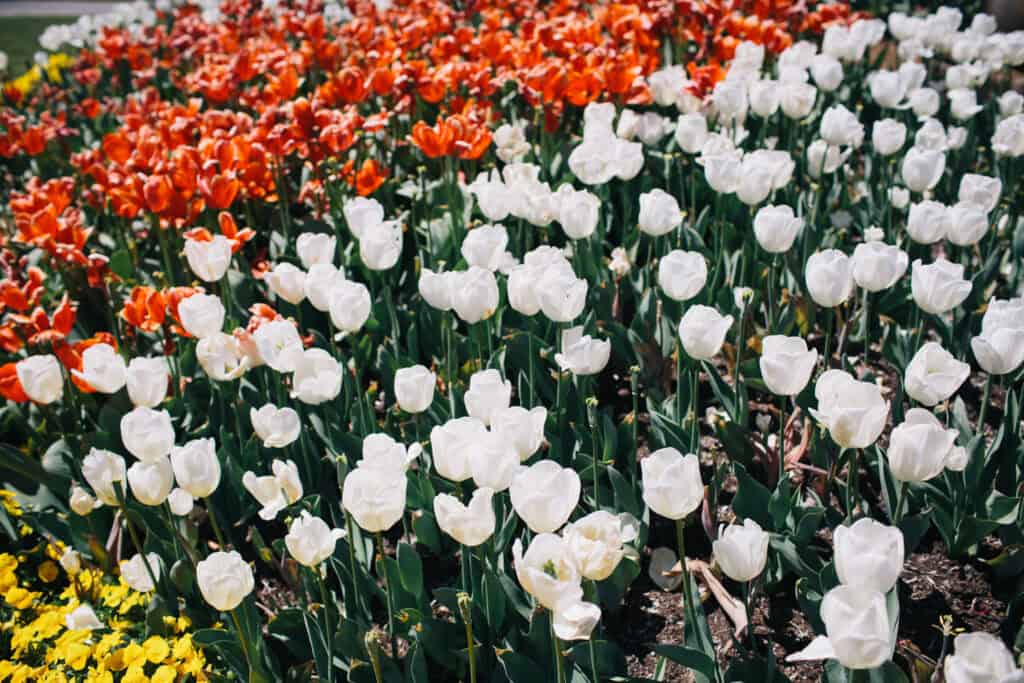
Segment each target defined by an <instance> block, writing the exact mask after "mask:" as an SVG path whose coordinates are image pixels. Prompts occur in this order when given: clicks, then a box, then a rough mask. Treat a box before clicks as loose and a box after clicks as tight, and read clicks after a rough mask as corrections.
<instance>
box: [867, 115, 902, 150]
mask: <svg viewBox="0 0 1024 683" xmlns="http://www.w3.org/2000/svg"><path fill="white" fill-rule="evenodd" d="M906 140H907V127H906V126H905V125H903V124H902V123H900V122H899V121H897V120H896V119H881V120H880V121H875V125H874V126H873V127H872V128H871V144H872V145H873V146H874V148H875V151H876V152H878V153H879V154H881V155H882V156H884V157H887V156H890V155H893V154H895V153H896V152H898V151H900V150H901V149H902V148H903V143H905V142H906Z"/></svg>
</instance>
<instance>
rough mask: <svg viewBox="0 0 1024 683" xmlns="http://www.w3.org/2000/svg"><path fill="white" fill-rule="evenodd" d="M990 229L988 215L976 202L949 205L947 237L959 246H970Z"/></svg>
mask: <svg viewBox="0 0 1024 683" xmlns="http://www.w3.org/2000/svg"><path fill="white" fill-rule="evenodd" d="M988 229H989V222H988V216H987V215H986V214H985V212H984V211H983V210H982V209H981V208H979V207H977V206H975V205H974V204H965V203H963V202H961V203H959V204H956V205H955V206H951V207H949V229H948V231H947V233H946V237H947V238H948V239H949V241H950V242H952V243H953V244H955V245H957V246H958V247H970V246H973V245H975V244H977V243H978V242H980V241H981V238H983V237H984V236H985V235H986V234H987V233H988Z"/></svg>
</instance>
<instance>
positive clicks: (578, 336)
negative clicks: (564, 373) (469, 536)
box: [555, 326, 612, 376]
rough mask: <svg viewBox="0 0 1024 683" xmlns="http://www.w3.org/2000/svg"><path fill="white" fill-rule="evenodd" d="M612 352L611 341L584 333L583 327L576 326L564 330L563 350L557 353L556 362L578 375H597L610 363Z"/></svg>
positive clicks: (562, 367) (560, 366) (563, 368)
mask: <svg viewBox="0 0 1024 683" xmlns="http://www.w3.org/2000/svg"><path fill="white" fill-rule="evenodd" d="M611 352H612V343H611V342H610V341H608V340H607V339H595V338H593V337H591V336H590V335H589V334H583V327H582V326H576V327H571V328H569V329H567V330H562V351H561V352H560V353H556V354H555V362H556V363H558V367H559V368H561V369H562V370H568V371H570V372H571V373H572V374H574V375H576V376H586V375H596V374H597V373H599V372H601V371H602V370H604V368H605V366H606V365H608V359H609V358H610V357H611Z"/></svg>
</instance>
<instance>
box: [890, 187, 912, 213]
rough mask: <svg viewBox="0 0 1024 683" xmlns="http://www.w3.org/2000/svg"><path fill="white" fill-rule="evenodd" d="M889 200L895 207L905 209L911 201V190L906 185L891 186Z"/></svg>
mask: <svg viewBox="0 0 1024 683" xmlns="http://www.w3.org/2000/svg"><path fill="white" fill-rule="evenodd" d="M889 201H890V202H891V203H892V208H894V209H900V210H902V209H905V208H907V204H909V203H910V190H908V189H907V188H905V187H891V188H889Z"/></svg>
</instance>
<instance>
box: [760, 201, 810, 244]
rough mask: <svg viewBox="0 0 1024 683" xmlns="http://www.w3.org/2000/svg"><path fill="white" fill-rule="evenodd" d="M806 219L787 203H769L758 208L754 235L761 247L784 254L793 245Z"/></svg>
mask: <svg viewBox="0 0 1024 683" xmlns="http://www.w3.org/2000/svg"><path fill="white" fill-rule="evenodd" d="M803 227H804V219H802V218H798V217H797V216H796V214H794V213H793V209H792V208H791V207H789V206H785V205H777V206H776V205H769V206H763V207H761V208H760V209H758V211H757V214H756V215H755V216H754V237H755V238H756V239H757V243H758V244H760V245H761V248H762V249H764V250H765V251H767V252H768V253H770V254H783V253H785V252H787V251H789V249H790V248H791V247H792V246H793V242H794V241H795V240H796V237H797V235H798V234H800V230H802V229H803Z"/></svg>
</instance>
